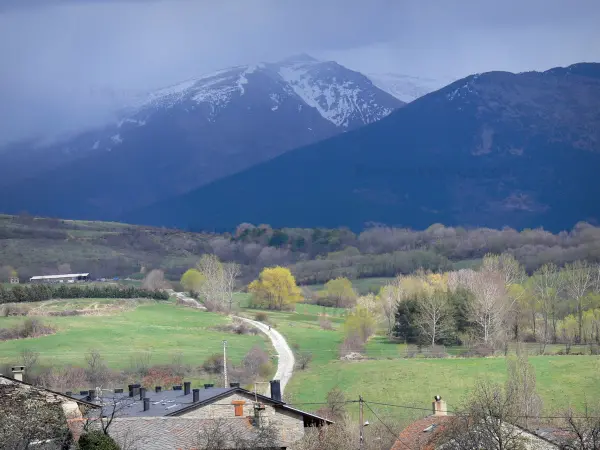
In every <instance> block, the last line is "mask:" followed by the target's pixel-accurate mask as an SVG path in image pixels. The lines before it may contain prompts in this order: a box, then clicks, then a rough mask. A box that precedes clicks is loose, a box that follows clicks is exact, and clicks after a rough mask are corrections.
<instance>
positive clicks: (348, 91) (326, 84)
mask: <svg viewBox="0 0 600 450" xmlns="http://www.w3.org/2000/svg"><path fill="white" fill-rule="evenodd" d="M321 64H329V63H319V62H318V61H317V62H314V61H309V62H299V63H296V62H293V63H288V64H285V65H282V66H280V67H279V75H280V76H281V77H282V78H283V80H284V81H285V82H286V83H288V84H289V85H290V86H291V87H292V88H293V90H294V92H295V93H296V95H298V96H299V97H300V98H301V99H302V100H303V101H304V102H305V103H306V104H307V105H308V106H310V107H312V108H315V109H316V110H317V111H318V112H319V114H321V116H322V117H323V118H325V119H327V120H328V121H330V122H331V123H333V124H335V125H336V126H338V127H344V128H347V127H348V126H350V123H351V121H352V120H354V119H357V118H358V119H359V120H361V121H362V122H363V123H365V124H367V123H370V122H373V121H375V120H378V119H381V118H383V117H385V116H387V115H388V114H390V113H391V112H392V109H391V108H381V107H380V108H377V107H374V105H373V103H374V101H373V100H372V99H371V97H370V95H369V92H363V89H362V87H361V85H360V84H358V83H356V82H354V81H351V80H348V79H340V78H343V77H340V76H339V75H334V76H332V77H331V78H330V79H328V77H327V76H323V75H322V72H320V67H318V66H319V65H321ZM339 67H340V70H344V68H342V67H341V66H339ZM327 69H329V67H327ZM327 72H329V70H328V71H327ZM369 85H371V83H369Z"/></svg>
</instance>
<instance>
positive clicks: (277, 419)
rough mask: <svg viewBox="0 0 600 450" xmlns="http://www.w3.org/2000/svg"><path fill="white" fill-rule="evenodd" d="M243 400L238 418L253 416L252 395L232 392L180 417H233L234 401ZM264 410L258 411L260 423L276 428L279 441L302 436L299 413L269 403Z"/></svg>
mask: <svg viewBox="0 0 600 450" xmlns="http://www.w3.org/2000/svg"><path fill="white" fill-rule="evenodd" d="M234 402H244V405H243V414H242V416H241V417H239V419H240V420H247V418H248V417H252V418H254V417H255V410H254V404H255V400H254V397H253V396H252V395H244V394H240V393H234V394H231V395H229V396H227V397H224V398H221V399H219V400H215V401H214V402H213V403H210V404H208V405H205V406H203V407H201V408H198V409H196V410H194V411H190V412H188V413H186V414H182V415H181V417H190V418H197V419H219V418H225V419H235V418H236V416H235V403H234ZM263 406H264V410H262V411H261V412H260V417H261V424H262V425H264V426H271V427H274V428H275V429H277V430H278V432H279V434H280V437H281V441H282V442H286V443H291V442H295V441H297V440H298V439H301V438H302V437H303V436H304V419H303V417H302V415H301V414H299V413H296V412H293V411H285V410H283V409H281V408H275V407H273V406H272V405H270V404H263Z"/></svg>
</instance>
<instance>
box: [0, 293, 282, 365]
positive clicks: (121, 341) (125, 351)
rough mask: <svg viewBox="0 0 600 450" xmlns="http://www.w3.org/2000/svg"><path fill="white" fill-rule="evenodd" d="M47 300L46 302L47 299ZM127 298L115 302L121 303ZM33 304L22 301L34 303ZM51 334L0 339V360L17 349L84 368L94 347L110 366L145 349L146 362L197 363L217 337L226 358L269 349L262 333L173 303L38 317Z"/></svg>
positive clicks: (6, 320)
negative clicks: (228, 328) (237, 330)
mask: <svg viewBox="0 0 600 450" xmlns="http://www.w3.org/2000/svg"><path fill="white" fill-rule="evenodd" d="M51 302H52V301H51ZM113 302H114V300H107V299H100V300H87V299H85V300H76V301H60V302H56V301H54V302H52V303H51V305H50V306H48V305H45V306H44V307H45V308H46V309H54V310H59V309H71V308H73V307H77V308H81V307H84V306H86V305H87V306H89V305H92V304H94V303H97V304H98V305H99V307H100V308H102V306H104V305H106V304H111V303H113ZM123 302H125V304H127V302H131V301H129V300H128V301H121V304H123ZM44 303H46V302H44ZM36 305H38V306H39V305H40V304H39V303H38V304H28V306H36ZM25 319H26V318H25V317H2V318H0V328H4V327H10V326H12V325H14V324H16V323H18V322H21V321H23V320H25ZM40 320H41V321H42V322H43V323H44V324H48V325H51V326H53V327H55V328H56V329H57V333H55V334H53V335H49V336H44V337H40V338H33V339H19V340H12V341H4V342H0V363H9V364H15V363H17V362H18V358H19V353H20V352H21V351H22V350H23V349H26V348H27V349H31V350H34V351H36V352H38V353H40V361H39V362H40V364H43V365H48V366H50V365H52V366H65V365H74V366H84V355H85V354H86V352H88V350H90V349H92V348H96V349H98V350H99V351H100V352H101V354H102V355H103V357H104V358H105V360H106V363H107V365H108V366H109V367H110V368H112V369H123V368H127V367H129V365H130V362H131V358H132V356H134V355H135V354H136V352H141V351H151V352H152V361H151V363H152V364H167V363H169V362H170V361H171V359H172V356H173V355H175V354H177V353H181V355H182V358H183V360H184V362H185V363H188V364H190V365H193V366H199V365H201V364H202V362H203V361H204V360H205V359H206V358H207V357H208V356H210V355H211V354H213V353H220V352H221V351H222V345H223V344H222V341H223V339H226V340H227V341H228V356H229V358H231V361H233V362H236V363H237V362H239V361H240V360H241V359H242V357H243V356H244V355H245V354H246V353H247V352H248V350H250V349H251V348H252V347H253V346H254V345H259V346H260V347H262V348H264V349H266V350H267V351H268V352H272V349H271V347H270V344H269V343H268V342H267V340H266V337H265V336H264V335H262V334H258V335H236V334H230V333H223V332H220V331H216V330H214V329H213V328H214V327H215V326H218V325H220V324H225V323H227V322H228V321H229V320H230V319H228V318H227V317H225V316H222V315H219V314H214V313H208V312H202V311H197V310H194V309H191V308H185V307H180V306H176V305H175V304H174V303H173V302H151V301H148V302H142V303H140V304H139V305H138V306H137V307H135V308H126V309H124V310H121V311H113V312H110V313H104V314H101V315H89V316H68V317H40Z"/></svg>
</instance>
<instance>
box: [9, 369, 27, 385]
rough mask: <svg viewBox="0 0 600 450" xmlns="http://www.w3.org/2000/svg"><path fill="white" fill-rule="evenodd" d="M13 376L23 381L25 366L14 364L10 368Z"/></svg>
mask: <svg viewBox="0 0 600 450" xmlns="http://www.w3.org/2000/svg"><path fill="white" fill-rule="evenodd" d="M11 371H12V374H13V378H14V379H15V380H17V381H23V376H24V374H25V366H15V367H12V368H11Z"/></svg>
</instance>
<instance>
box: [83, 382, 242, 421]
mask: <svg viewBox="0 0 600 450" xmlns="http://www.w3.org/2000/svg"><path fill="white" fill-rule="evenodd" d="M235 390H236V388H215V387H211V388H208V389H200V392H199V402H197V403H194V401H193V398H194V397H193V394H192V393H191V392H190V394H188V395H185V394H184V391H183V390H181V391H174V390H164V391H161V392H155V391H154V390H149V391H146V398H149V399H150V409H149V410H148V411H144V402H143V400H141V399H140V396H139V395H137V396H135V397H129V393H128V392H124V393H122V394H115V393H112V392H106V391H103V398H102V400H103V401H104V405H102V406H103V413H104V414H107V413H111V412H112V409H113V405H114V404H115V403H116V404H117V408H118V409H119V417H164V416H167V415H171V414H174V413H177V412H179V411H182V410H186V409H188V408H189V407H190V406H194V405H201V404H204V403H206V402H207V401H212V400H214V399H216V398H220V397H222V396H226V395H228V394H230V393H231V392H233V391H235ZM74 397H75V398H80V399H83V400H86V399H87V400H88V401H90V399H89V397H88V396H87V395H75V396H74ZM92 402H93V403H95V404H101V402H100V401H99V400H92Z"/></svg>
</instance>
